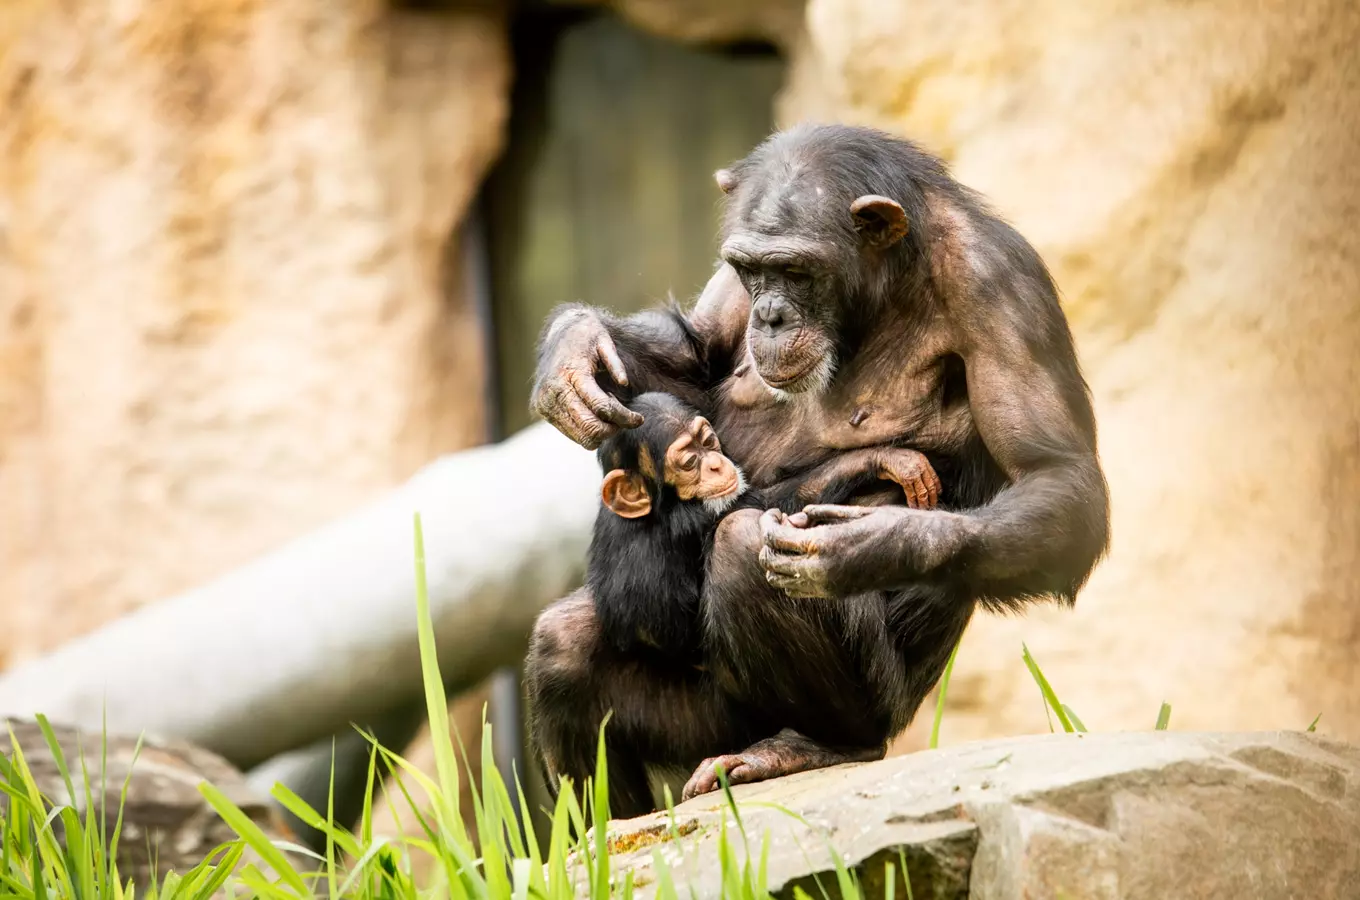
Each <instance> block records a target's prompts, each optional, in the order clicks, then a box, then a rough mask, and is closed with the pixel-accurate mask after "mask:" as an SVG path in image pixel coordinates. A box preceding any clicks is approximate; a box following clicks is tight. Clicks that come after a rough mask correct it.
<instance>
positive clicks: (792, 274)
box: [784, 266, 812, 287]
mask: <svg viewBox="0 0 1360 900" xmlns="http://www.w3.org/2000/svg"><path fill="white" fill-rule="evenodd" d="M784 277H785V278H787V279H788V280H789V282H790V283H791V284H796V285H798V286H800V287H801V286H803V285H805V284H808V283H809V282H811V281H812V273H811V272H809V271H808V270H807V269H800V268H799V267H798V266H789V267H788V268H787V269H785V270H784Z"/></svg>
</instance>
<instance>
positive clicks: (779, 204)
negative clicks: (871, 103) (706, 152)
mask: <svg viewBox="0 0 1360 900" xmlns="http://www.w3.org/2000/svg"><path fill="white" fill-rule="evenodd" d="M936 171H938V169H937V167H935V166H934V164H933V163H931V162H930V161H929V160H928V159H927V158H926V157H925V156H924V154H921V153H920V151H919V150H917V149H916V148H915V147H913V146H912V145H911V144H910V143H908V142H906V141H902V140H899V139H897V138H893V137H890V136H888V135H886V134H883V133H881V132H877V131H873V130H870V129H866V128H852V127H847V126H800V127H797V128H794V129H790V130H789V131H785V132H781V133H779V134H776V135H774V136H773V137H771V138H769V139H768V140H766V141H765V142H764V143H762V144H761V145H760V146H758V147H757V148H756V149H755V150H753V151H752V152H751V154H750V155H748V156H747V157H746V158H745V159H743V160H741V161H740V162H738V163H737V164H735V165H733V166H732V167H731V168H727V169H721V170H719V171H718V172H717V173H716V174H715V176H714V177H715V179H716V180H717V182H718V186H719V187H720V188H721V189H722V191H723V193H725V194H727V212H726V217H725V221H724V224H723V236H722V237H723V240H722V248H721V254H722V258H723V260H724V261H726V262H727V263H728V264H729V265H730V266H732V268H733V269H735V270H736V273H737V276H738V277H739V278H740V279H741V282H742V285H743V286H744V287H745V288H746V292H747V293H748V294H750V296H751V316H750V320H749V322H748V323H747V330H746V343H747V347H748V348H749V350H750V354H751V358H752V362H753V363H754V364H755V370H756V372H757V373H759V375H760V377H761V379H762V380H763V381H764V382H765V383H766V384H767V385H768V386H769V387H770V388H772V389H774V390H775V391H776V392H780V393H802V392H817V391H820V390H823V389H825V388H826V386H827V385H828V384H829V383H830V382H831V378H832V376H833V375H834V374H835V371H836V365H837V362H838V361H839V360H838V357H840V356H841V355H842V354H843V353H845V352H847V351H849V350H850V349H851V345H852V344H853V343H854V340H856V339H857V338H858V337H862V335H858V334H857V329H858V328H859V326H860V324H861V323H864V322H869V321H876V319H875V318H874V317H875V315H876V314H877V313H878V312H879V309H878V307H880V306H881V304H882V303H884V302H886V301H885V297H886V295H887V294H889V293H890V292H891V290H892V286H893V285H895V284H900V283H901V279H902V277H903V275H904V274H905V273H908V272H910V271H912V270H911V269H910V268H909V267H910V266H911V265H912V261H913V260H914V259H918V258H919V253H920V250H921V245H920V241H919V240H917V239H915V237H913V238H908V232H909V231H911V230H912V228H911V227H909V223H911V222H912V221H913V220H915V219H917V217H918V216H919V217H921V218H923V217H924V216H923V214H922V211H923V210H924V202H925V201H924V195H923V193H922V190H921V187H920V184H919V181H920V180H922V179H930V178H931V177H932V176H934V175H935V173H936ZM918 269H919V267H918Z"/></svg>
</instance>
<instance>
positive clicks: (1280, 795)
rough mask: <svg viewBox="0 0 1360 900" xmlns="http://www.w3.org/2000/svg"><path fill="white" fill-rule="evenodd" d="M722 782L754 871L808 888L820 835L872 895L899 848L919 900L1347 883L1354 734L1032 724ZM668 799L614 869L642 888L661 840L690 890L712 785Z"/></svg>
mask: <svg viewBox="0 0 1360 900" xmlns="http://www.w3.org/2000/svg"><path fill="white" fill-rule="evenodd" d="M733 793H734V797H735V799H736V801H737V803H738V805H739V807H740V809H741V811H742V818H743V822H744V824H745V826H746V830H747V832H748V834H750V835H751V836H752V842H753V850H752V852H753V854H758V853H759V845H758V841H759V837H758V836H759V835H761V834H763V833H765V832H767V831H768V832H769V835H770V845H771V846H770V859H769V879H770V884H771V886H772V887H777V888H779V889H780V890H781V892H782V893H784V894H785V895H791V893H792V889H793V887H794V886H795V885H801V886H803V887H804V889H806V890H808V892H809V893H810V894H812V895H813V896H821V893H820V891H819V890H818V889H817V887H816V883H815V879H816V878H817V877H818V876H821V881H822V883H823V884H824V885H826V886H827V888H828V890H831V891H832V893H833V894H834V892H835V887H834V885H835V876H834V874H832V873H834V868H833V866H832V863H831V856H830V853H829V850H828V846H831V847H834V848H835V849H836V850H837V852H839V853H840V854H841V855H842V857H843V858H844V859H845V860H846V862H847V863H848V864H852V865H854V866H855V867H856V868H857V869H858V870H859V875H860V878H861V881H862V883H863V884H864V886H865V888H866V891H867V895H868V896H870V897H873V896H881V895H882V891H883V872H884V863H885V862H886V861H888V860H896V859H897V858H898V856H899V853H904V854H905V856H906V859H907V862H908V867H909V869H910V872H911V882H912V893H913V895H914V897H916V898H917V900H921V898H932V900H943V898H972V900H1002V898H1004V900H1020V898H1047V897H1054V898H1057V897H1069V898H1080V900H1104V898H1121V900H1126V898H1148V900H1167V898H1175V897H1187V898H1192V897H1193V898H1219V897H1223V898H1244V897H1252V898H1261V900H1270V898H1277V897H1278V898H1288V897H1309V898H1318V900H1321V898H1332V897H1336V898H1343V897H1344V898H1356V897H1360V748H1357V747H1354V746H1351V745H1347V744H1344V743H1341V742H1338V741H1335V740H1332V739H1329V738H1325V737H1322V736H1319V735H1316V734H1302V733H1298V732H1257V733H1240V734H1239V733H1221V734H1220V733H1179V732H1150V733H1113V734H1085V735H1062V734H1059V735H1042V736H1031V737H1022V738H1012V739H1008V740H1001V741H988V742H980V743H974V744H968V745H964V746H960V747H955V748H950V749H946V750H937V751H927V752H922V753H916V754H912V755H909V756H902V757H895V758H892V759H887V760H883V761H881V762H877V763H869V764H864V765H853V766H841V767H838V768H835V769H827V770H823V771H821V772H810V773H806V774H803V775H796V776H792V777H789V778H785V779H780V780H778V781H772V782H767V783H764V784H756V785H745V786H739V787H737V788H735V789H734V792H733ZM763 804H777V805H778V806H780V807H783V808H784V809H785V810H788V811H789V812H792V813H796V814H797V815H798V816H799V817H801V818H802V819H803V822H799V821H798V820H797V819H795V818H794V817H792V816H790V815H788V814H787V813H786V812H783V811H781V810H779V809H775V808H773V806H769V805H763ZM675 813H676V820H677V824H678V825H679V826H680V829H681V831H682V833H683V836H682V837H680V838H679V840H675V841H669V840H667V841H663V842H662V843H660V844H658V843H657V842H656V841H655V840H642V841H639V842H638V843H639V844H641V845H643V846H642V847H641V848H640V849H638V850H635V851H632V852H630V853H627V854H624V855H623V856H621V857H620V858H619V863H620V866H621V868H620V871H623V869H624V868H631V869H633V870H634V873H635V874H634V879H635V884H637V885H639V886H640V888H641V890H640V894H642V895H644V896H650V894H651V892H652V891H653V890H654V889H655V882H654V880H653V879H654V873H652V872H651V868H652V859H651V856H652V851H653V849H657V848H660V850H661V853H662V855H663V856H664V857H665V858H666V860H667V861H668V862H669V863H670V864H671V867H672V871H674V872H676V873H677V875H678V874H679V873H681V872H683V873H684V875H685V877H687V878H692V879H693V880H694V884H695V889H696V896H697V897H701V898H703V897H717V896H719V895H720V881H719V879H720V872H719V867H718V856H717V843H718V829H717V827H716V825H717V824H718V822H719V821H720V819H721V817H722V816H723V815H724V814H726V815H729V816H730V812H728V813H725V811H724V804H723V802H722V798H721V795H710V796H706V797H702V798H698V799H696V800H693V801H690V802H689V803H685V804H681V805H680V806H678V807H676V809H675ZM665 821H666V816H665V814H664V813H659V814H654V815H651V816H645V817H641V818H638V819H632V820H628V821H625V822H616V823H614V824H613V827H612V828H611V831H610V833H611V838H612V839H614V841H615V843H616V844H622V845H625V846H626V845H627V844H628V843H629V842H628V841H627V840H626V836H628V835H631V834H635V833H638V832H645V831H647V830H648V829H656V827H657V826H658V824H660V823H662V822H665ZM730 824H731V823H730V822H729V826H730ZM653 833H654V832H653ZM729 835H730V836H731V839H733V840H736V841H738V842H739V840H740V838H739V835H738V834H737V832H736V830H735V829H733V828H730V827H729ZM738 852H739V854H740V852H741V851H740V850H739V851H738ZM828 875H829V876H830V880H829V881H828V879H827V876H828ZM897 896H898V897H905V896H906V891H905V890H904V889H903V888H902V886H901V884H899V885H898V886H897Z"/></svg>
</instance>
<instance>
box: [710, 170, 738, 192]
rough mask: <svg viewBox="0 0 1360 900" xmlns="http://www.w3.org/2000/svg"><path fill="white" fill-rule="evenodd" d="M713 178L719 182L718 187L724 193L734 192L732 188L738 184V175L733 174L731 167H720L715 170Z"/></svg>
mask: <svg viewBox="0 0 1360 900" xmlns="http://www.w3.org/2000/svg"><path fill="white" fill-rule="evenodd" d="M713 180H714V181H716V182H718V189H719V190H720V191H722V192H723V193H724V194H730V193H732V189H733V188H735V187H736V186H737V176H735V175H733V174H732V170H731V169H719V170H718V171H716V172H714V173H713Z"/></svg>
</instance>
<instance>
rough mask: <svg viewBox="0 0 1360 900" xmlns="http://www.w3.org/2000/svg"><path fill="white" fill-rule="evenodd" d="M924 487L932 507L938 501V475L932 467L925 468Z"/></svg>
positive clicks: (936, 504) (932, 507)
mask: <svg viewBox="0 0 1360 900" xmlns="http://www.w3.org/2000/svg"><path fill="white" fill-rule="evenodd" d="M926 488H927V496H928V497H929V498H930V508H931V509H934V508H935V507H936V506H938V505H939V503H940V476H939V474H938V473H937V472H936V471H935V470H934V469H927V470H926Z"/></svg>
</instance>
